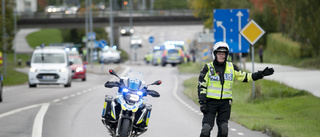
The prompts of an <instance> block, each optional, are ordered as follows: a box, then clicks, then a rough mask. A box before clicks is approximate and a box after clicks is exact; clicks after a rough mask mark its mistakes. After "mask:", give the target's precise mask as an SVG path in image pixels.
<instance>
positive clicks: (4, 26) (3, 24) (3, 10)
mask: <svg viewBox="0 0 320 137" xmlns="http://www.w3.org/2000/svg"><path fill="white" fill-rule="evenodd" d="M5 15H6V13H5V0H2V30H3V34H2V44H3V54H2V56H3V57H2V60H3V76H6V74H7V53H6V52H7V47H6V46H7V45H6V17H5Z"/></svg>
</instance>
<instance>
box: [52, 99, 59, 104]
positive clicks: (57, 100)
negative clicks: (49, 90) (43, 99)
mask: <svg viewBox="0 0 320 137" xmlns="http://www.w3.org/2000/svg"><path fill="white" fill-rule="evenodd" d="M59 101H60V99H55V100H53V101H52V102H53V103H56V102H59Z"/></svg>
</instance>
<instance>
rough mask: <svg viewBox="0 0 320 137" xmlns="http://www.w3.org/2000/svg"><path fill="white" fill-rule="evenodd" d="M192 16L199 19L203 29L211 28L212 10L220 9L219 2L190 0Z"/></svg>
mask: <svg viewBox="0 0 320 137" xmlns="http://www.w3.org/2000/svg"><path fill="white" fill-rule="evenodd" d="M190 6H191V7H190V8H191V9H193V15H194V16H195V17H198V18H201V19H202V21H203V22H204V27H205V28H212V27H213V24H212V20H213V9H215V8H219V7H220V0H190Z"/></svg>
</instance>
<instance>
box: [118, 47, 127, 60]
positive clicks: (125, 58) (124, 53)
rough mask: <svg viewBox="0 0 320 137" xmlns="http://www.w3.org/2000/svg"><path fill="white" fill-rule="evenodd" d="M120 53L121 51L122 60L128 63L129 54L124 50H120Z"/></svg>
mask: <svg viewBox="0 0 320 137" xmlns="http://www.w3.org/2000/svg"><path fill="white" fill-rule="evenodd" d="M120 51H121V54H120V56H121V59H122V60H123V61H127V60H128V59H129V55H128V53H127V52H126V51H124V50H123V49H120Z"/></svg>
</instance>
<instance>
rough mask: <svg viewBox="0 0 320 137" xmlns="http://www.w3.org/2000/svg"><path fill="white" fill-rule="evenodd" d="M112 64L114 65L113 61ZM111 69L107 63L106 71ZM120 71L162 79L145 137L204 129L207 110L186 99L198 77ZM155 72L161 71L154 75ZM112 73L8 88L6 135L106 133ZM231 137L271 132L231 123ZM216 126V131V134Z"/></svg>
mask: <svg viewBox="0 0 320 137" xmlns="http://www.w3.org/2000/svg"><path fill="white" fill-rule="evenodd" d="M111 66H112V65H111ZM109 68H112V67H110V66H108V65H106V66H105V67H104V69H106V70H107V69H109ZM118 68H121V69H117V70H118V74H119V75H120V74H123V73H124V72H123V71H124V70H128V69H126V68H129V69H132V70H134V71H141V72H143V73H144V79H145V81H146V83H152V82H154V81H156V80H162V81H163V83H162V84H161V85H159V86H152V87H150V89H154V90H156V91H158V92H159V93H160V94H161V97H160V98H152V97H149V96H148V100H147V103H150V104H152V106H153V109H152V113H151V119H150V121H149V130H148V131H147V132H146V133H144V134H143V135H141V137H195V136H199V133H200V130H201V119H202V114H201V113H200V112H199V107H198V106H197V105H196V104H195V103H193V102H192V101H191V100H189V99H188V98H186V97H185V96H184V95H183V93H182V90H183V88H182V87H183V86H182V81H183V80H184V79H187V78H189V77H191V76H194V75H186V74H179V73H178V70H177V68H176V67H171V66H167V67H160V66H158V67H156V66H151V65H133V66H130V65H125V64H122V65H121V67H118ZM155 72H156V73H155ZM110 79H115V78H114V77H113V76H111V75H110V74H102V73H98V74H94V73H89V74H88V80H87V81H85V82H83V81H81V80H73V81H72V86H71V87H70V88H64V87H63V86H62V85H60V86H58V85H50V86H49V85H41V86H37V88H29V87H28V85H27V84H24V85H20V86H13V87H6V88H5V92H4V94H5V100H4V102H2V103H1V104H0V136H1V137H13V136H14V137H30V136H31V137H57V136H59V137H75V136H77V137H106V136H109V134H108V132H107V129H106V128H105V127H104V125H103V124H102V122H101V113H102V108H103V103H104V96H105V95H106V94H109V95H115V92H116V89H113V90H110V89H107V88H104V83H105V82H106V81H107V80H110ZM229 129H230V130H229V136H232V137H234V136H246V137H250V136H252V137H257V136H259V137H260V136H267V135H265V134H262V133H261V132H255V131H250V130H248V129H246V128H244V127H242V126H240V125H238V124H235V123H233V122H230V128H229ZM216 131H217V129H216V127H215V128H214V130H213V131H212V135H216Z"/></svg>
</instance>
